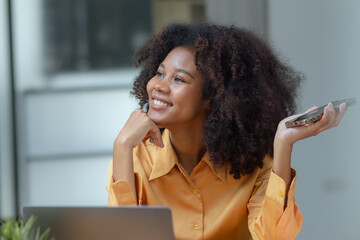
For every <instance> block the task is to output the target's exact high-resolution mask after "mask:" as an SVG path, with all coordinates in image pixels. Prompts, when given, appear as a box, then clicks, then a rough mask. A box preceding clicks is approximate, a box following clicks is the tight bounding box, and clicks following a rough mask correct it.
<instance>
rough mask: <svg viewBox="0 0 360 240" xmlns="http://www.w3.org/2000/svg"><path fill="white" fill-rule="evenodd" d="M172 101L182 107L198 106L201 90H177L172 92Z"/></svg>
mask: <svg viewBox="0 0 360 240" xmlns="http://www.w3.org/2000/svg"><path fill="white" fill-rule="evenodd" d="M171 91H172V95H173V99H174V101H176V102H178V103H179V102H182V103H183V104H184V105H187V104H188V105H192V106H195V105H199V104H201V102H202V97H201V90H198V89H191V88H190V89H178V88H173V89H172V90H171Z"/></svg>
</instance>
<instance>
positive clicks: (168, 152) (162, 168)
mask: <svg viewBox="0 0 360 240" xmlns="http://www.w3.org/2000/svg"><path fill="white" fill-rule="evenodd" d="M162 140H163V143H164V147H163V148H159V147H156V150H155V151H156V152H155V154H154V156H156V159H154V160H155V161H154V166H153V169H152V171H151V173H150V176H149V181H151V180H153V179H156V178H159V177H162V176H164V175H166V174H168V173H169V172H170V171H171V169H172V168H173V167H174V166H175V165H176V164H177V163H178V159H177V156H176V153H175V151H174V149H173V147H172V145H171V142H170V133H169V130H167V129H165V130H164V132H163V133H162ZM201 162H205V163H206V164H207V165H208V166H209V167H210V169H211V170H212V172H213V173H214V174H215V175H216V176H217V177H218V178H219V179H221V180H222V181H223V182H225V181H226V179H227V176H228V168H227V167H226V166H222V167H217V166H214V163H213V162H212V161H211V160H210V156H209V154H208V152H206V153H205V155H204V157H203V158H202V159H201V161H200V163H201ZM200 163H199V164H200Z"/></svg>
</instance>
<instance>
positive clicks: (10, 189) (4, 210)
mask: <svg viewBox="0 0 360 240" xmlns="http://www.w3.org/2000/svg"><path fill="white" fill-rule="evenodd" d="M7 7H8V6H7V1H0V53H1V54H0V218H6V217H9V216H13V214H14V209H15V199H14V191H15V186H14V174H13V172H14V166H13V145H12V140H13V138H12V122H11V118H12V116H11V91H10V90H11V86H10V71H9V69H10V63H9V57H10V55H9V54H10V53H9V43H8V36H9V35H8V19H7V17H8V14H7Z"/></svg>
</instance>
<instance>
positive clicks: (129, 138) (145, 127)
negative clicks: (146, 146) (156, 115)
mask: <svg viewBox="0 0 360 240" xmlns="http://www.w3.org/2000/svg"><path fill="white" fill-rule="evenodd" d="M148 137H151V138H152V139H153V140H154V143H155V144H156V145H157V146H159V147H164V144H163V142H162V138H161V133H160V129H159V127H158V126H157V125H156V124H155V123H154V121H152V120H151V119H150V118H149V117H148V115H147V114H146V113H145V112H144V111H142V110H137V111H134V112H132V113H131V115H130V117H129V119H128V120H127V122H126V123H125V125H124V127H123V129H122V130H121V131H120V133H119V135H118V136H117V138H116V140H115V144H117V143H119V144H121V145H126V146H128V147H131V148H134V147H135V146H137V145H138V144H139V143H140V142H141V141H142V140H143V139H146V138H148Z"/></svg>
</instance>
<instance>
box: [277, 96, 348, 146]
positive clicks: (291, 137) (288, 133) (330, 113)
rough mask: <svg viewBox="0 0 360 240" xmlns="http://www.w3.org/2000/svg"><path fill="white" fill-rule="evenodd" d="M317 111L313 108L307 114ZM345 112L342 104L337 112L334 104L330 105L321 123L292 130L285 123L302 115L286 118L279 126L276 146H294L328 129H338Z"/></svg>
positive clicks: (326, 108) (325, 110)
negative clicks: (277, 144)
mask: <svg viewBox="0 0 360 240" xmlns="http://www.w3.org/2000/svg"><path fill="white" fill-rule="evenodd" d="M316 109H317V107H312V108H310V109H309V110H307V111H306V113H308V112H311V111H313V110H316ZM345 111H346V106H345V104H341V105H340V107H339V109H338V110H336V109H334V108H333V106H332V104H331V103H329V104H328V105H327V106H326V107H325V109H324V114H323V116H322V118H321V119H320V120H319V121H317V122H315V123H311V124H308V125H305V126H299V127H292V128H287V127H286V126H285V122H287V121H289V120H291V119H294V118H296V117H298V116H300V115H301V114H298V115H294V116H291V117H288V118H285V119H284V120H282V121H281V122H280V123H279V125H278V129H277V131H276V135H275V141H274V144H275V143H279V144H286V145H290V146H292V145H293V144H294V143H295V142H297V141H299V140H301V139H305V138H308V137H311V136H316V135H318V134H319V133H321V132H323V131H325V130H327V129H330V128H333V127H336V126H338V125H339V123H340V121H341V119H342V118H343V116H344V114H345Z"/></svg>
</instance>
